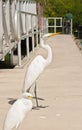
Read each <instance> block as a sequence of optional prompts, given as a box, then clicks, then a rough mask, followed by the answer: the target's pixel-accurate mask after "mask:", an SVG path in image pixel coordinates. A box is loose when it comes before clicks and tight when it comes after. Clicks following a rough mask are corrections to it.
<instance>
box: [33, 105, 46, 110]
mask: <svg viewBox="0 0 82 130" xmlns="http://www.w3.org/2000/svg"><path fill="white" fill-rule="evenodd" d="M46 107H48V106H42V105H40V106H39V105H38V106H34V107H33V108H32V109H35V110H39V109H40V108H46Z"/></svg>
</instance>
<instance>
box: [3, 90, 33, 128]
mask: <svg viewBox="0 0 82 130" xmlns="http://www.w3.org/2000/svg"><path fill="white" fill-rule="evenodd" d="M29 97H32V95H31V94H30V93H27V92H26V93H23V94H22V98H20V99H18V100H17V101H16V102H15V103H14V104H13V105H12V106H11V108H10V109H9V111H8V113H7V116H6V119H5V122H4V127H3V130H12V129H13V128H15V129H17V128H18V126H19V124H20V123H21V122H22V121H23V119H24V117H25V114H26V113H27V112H28V111H30V110H31V109H32V101H31V100H30V99H29Z"/></svg>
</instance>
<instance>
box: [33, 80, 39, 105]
mask: <svg viewBox="0 0 82 130" xmlns="http://www.w3.org/2000/svg"><path fill="white" fill-rule="evenodd" d="M34 93H35V98H36V107H38V98H37V92H36V82H35V88H34Z"/></svg>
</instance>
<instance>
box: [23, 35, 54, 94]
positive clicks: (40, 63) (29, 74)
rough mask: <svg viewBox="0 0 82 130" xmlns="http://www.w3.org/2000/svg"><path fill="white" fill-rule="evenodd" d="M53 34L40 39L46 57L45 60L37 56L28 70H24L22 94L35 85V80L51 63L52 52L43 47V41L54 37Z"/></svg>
mask: <svg viewBox="0 0 82 130" xmlns="http://www.w3.org/2000/svg"><path fill="white" fill-rule="evenodd" d="M54 35H55V33H53V34H46V35H44V36H43V37H42V38H41V41H40V42H41V46H42V48H44V49H45V50H47V53H48V56H47V58H44V57H42V56H41V55H38V56H36V57H35V59H34V60H33V61H32V62H31V64H30V65H29V67H28V69H27V70H26V74H25V78H24V85H23V92H26V91H29V89H30V88H31V86H32V84H33V83H35V81H36V79H37V78H38V77H39V75H40V74H41V73H42V72H43V70H44V68H45V67H46V66H47V65H48V64H50V62H51V61H52V50H51V48H50V46H49V45H45V44H44V41H45V38H46V37H49V36H54Z"/></svg>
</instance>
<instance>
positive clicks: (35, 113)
mask: <svg viewBox="0 0 82 130" xmlns="http://www.w3.org/2000/svg"><path fill="white" fill-rule="evenodd" d="M47 43H49V45H50V46H51V48H52V52H53V60H52V63H51V64H50V65H49V66H48V67H47V68H46V69H45V70H44V72H43V73H42V74H41V76H40V77H39V79H38V81H37V85H38V90H37V91H38V97H40V98H43V99H44V101H39V104H40V105H42V106H46V107H45V108H40V109H39V110H32V111H31V112H30V113H29V114H27V115H26V117H25V119H24V120H23V122H22V124H21V125H20V127H19V130H82V54H81V53H80V51H79V49H78V48H77V46H76V44H75V41H74V39H73V37H72V36H70V35H56V36H55V37H53V38H48V40H47ZM38 54H41V55H43V56H44V57H46V55H47V53H46V52H45V50H43V49H42V48H40V49H39V50H37V52H36V54H35V55H38ZM26 67H27V65H26V66H25V67H24V68H22V69H13V70H0V130H2V127H3V121H4V119H5V115H6V113H7V111H8V110H9V108H10V107H11V105H10V103H12V101H13V99H17V98H19V97H20V95H21V90H22V86H23V80H24V75H25V71H26ZM31 91H33V90H31ZM33 104H35V102H34V100H33Z"/></svg>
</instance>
